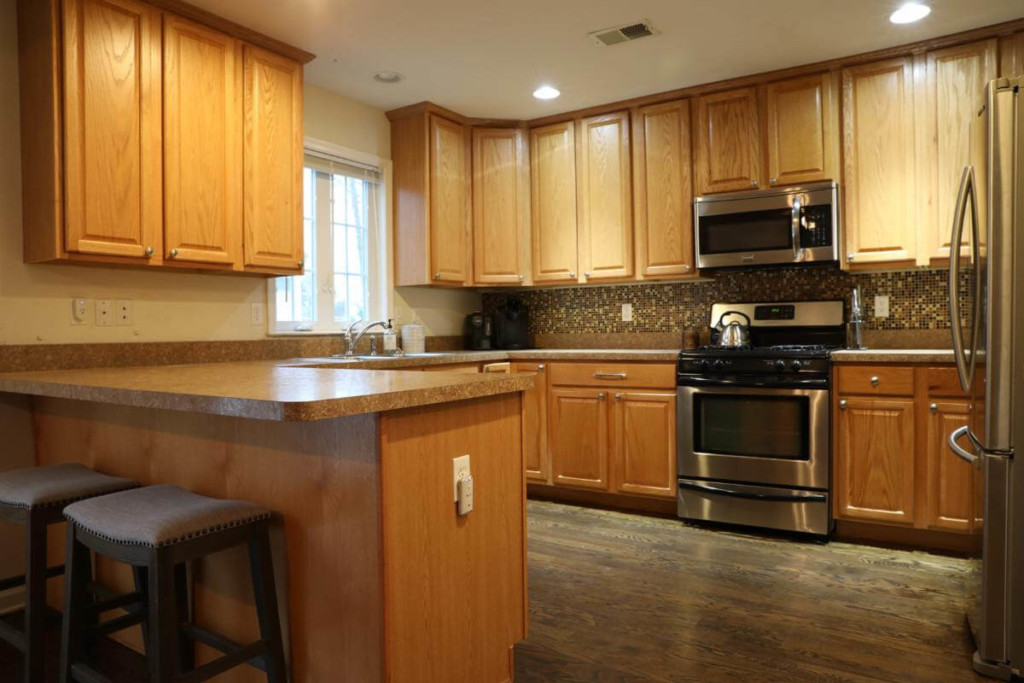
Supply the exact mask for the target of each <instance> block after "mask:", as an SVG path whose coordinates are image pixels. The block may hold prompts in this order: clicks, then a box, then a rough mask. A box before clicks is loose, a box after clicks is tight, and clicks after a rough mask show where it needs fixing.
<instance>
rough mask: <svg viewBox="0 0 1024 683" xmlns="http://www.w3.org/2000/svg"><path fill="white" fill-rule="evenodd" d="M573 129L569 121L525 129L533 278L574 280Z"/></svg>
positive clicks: (575, 270) (574, 200)
mask: <svg viewBox="0 0 1024 683" xmlns="http://www.w3.org/2000/svg"><path fill="white" fill-rule="evenodd" d="M575 131H576V127H575V125H574V124H573V122H572V121H566V122H565V123H556V124H554V125H552V126H545V127H543V128H534V129H533V130H531V131H530V183H531V193H530V201H531V207H532V220H531V235H532V238H533V249H532V254H533V281H534V282H538V283H539V282H545V283H550V282H566V281H572V282H575V281H576V279H577V270H578V269H577V263H578V260H577V259H578V251H577V242H578V232H577V216H576V134H575Z"/></svg>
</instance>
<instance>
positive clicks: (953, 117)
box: [917, 38, 998, 266]
mask: <svg viewBox="0 0 1024 683" xmlns="http://www.w3.org/2000/svg"><path fill="white" fill-rule="evenodd" d="M997 53H998V41H997V40H996V39H995V38H993V39H991V40H983V41H980V42H976V43H967V44H966V45H957V46H956V47H950V48H945V49H943V50H935V51H933V52H929V53H928V54H927V55H926V56H925V68H926V70H927V73H926V76H925V79H924V97H923V98H918V101H919V102H921V101H922V100H923V103H924V107H923V109H922V110H921V112H920V116H919V117H918V118H919V123H918V125H917V127H918V128H919V129H920V130H923V131H924V132H925V135H924V136H923V138H922V142H923V144H919V145H918V148H919V154H920V158H919V159H918V164H917V168H918V177H919V182H920V184H919V186H918V194H919V202H920V204H921V206H922V214H921V221H920V226H921V230H922V233H921V245H922V250H923V251H922V254H921V255H920V258H919V259H918V261H919V263H922V264H924V263H928V264H930V265H936V266H941V265H944V264H946V263H948V262H949V256H950V243H949V241H950V238H951V232H952V231H951V230H950V225H951V224H952V222H953V214H954V212H955V211H956V209H955V204H956V196H957V191H958V189H959V186H960V176H961V174H962V172H963V169H964V166H965V165H966V164H969V163H970V161H971V156H970V124H971V120H972V119H973V118H974V114H975V112H976V110H977V108H978V107H979V106H980V105H981V101H982V96H983V95H982V89H983V88H984V86H985V83H987V82H988V81H990V80H992V79H993V78H995V77H996V74H997V64H996V61H997ZM918 82H919V83H920V79H919V81H918ZM965 233H966V231H965ZM966 244H967V235H966V234H965V235H964V242H963V245H962V246H966Z"/></svg>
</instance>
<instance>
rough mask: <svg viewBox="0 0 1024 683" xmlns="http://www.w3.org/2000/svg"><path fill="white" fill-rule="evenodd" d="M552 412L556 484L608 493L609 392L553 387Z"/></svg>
mask: <svg viewBox="0 0 1024 683" xmlns="http://www.w3.org/2000/svg"><path fill="white" fill-rule="evenodd" d="M548 409H549V418H550V423H549V430H548V438H549V444H550V449H551V451H550V452H551V474H552V481H553V482H554V483H555V484H556V485H562V486H573V487H577V488H587V489H598V490H607V488H608V391H607V390H606V389H582V388H572V389H563V388H561V387H557V388H552V389H551V390H550V392H549V393H548Z"/></svg>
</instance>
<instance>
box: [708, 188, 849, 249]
mask: <svg viewBox="0 0 1024 683" xmlns="http://www.w3.org/2000/svg"><path fill="white" fill-rule="evenodd" d="M693 225H694V237H695V241H696V254H697V267H698V268H733V267H737V266H758V265H769V264H787V263H788V264H797V263H823V262H828V261H838V260H839V185H838V184H836V183H834V182H828V183H815V184H809V185H801V186H799V187H788V188H773V189H770V190H756V191H753V192H733V193H729V194H724V195H712V196H708V197H698V198H697V199H695V200H694V202H693Z"/></svg>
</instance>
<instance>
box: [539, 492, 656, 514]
mask: <svg viewBox="0 0 1024 683" xmlns="http://www.w3.org/2000/svg"><path fill="white" fill-rule="evenodd" d="M526 497H527V498H533V499H536V500H550V501H553V502H557V503H572V504H574V505H586V506H588V507H598V508H604V509H608V510H622V511H625V512H641V513H643V514H647V515H656V516H658V517H675V516H676V501H675V499H674V498H672V499H669V498H647V497H645V496H631V495H627V494H622V493H608V492H607V491H588V490H585V489H570V488H564V487H562V486H548V485H546V484H527V486H526Z"/></svg>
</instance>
